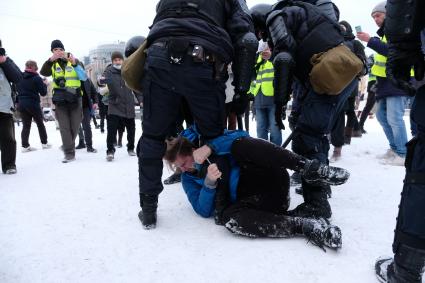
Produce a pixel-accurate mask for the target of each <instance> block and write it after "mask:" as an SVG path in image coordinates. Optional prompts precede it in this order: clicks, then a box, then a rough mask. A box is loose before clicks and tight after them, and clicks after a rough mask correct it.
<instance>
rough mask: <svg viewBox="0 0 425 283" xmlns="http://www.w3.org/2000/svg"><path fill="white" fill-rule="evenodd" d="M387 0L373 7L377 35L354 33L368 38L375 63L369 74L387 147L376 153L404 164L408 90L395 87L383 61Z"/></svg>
mask: <svg viewBox="0 0 425 283" xmlns="http://www.w3.org/2000/svg"><path fill="white" fill-rule="evenodd" d="M385 6H386V1H384V2H381V3H379V4H378V5H376V6H375V8H374V9H373V10H372V18H373V19H374V21H375V23H376V24H377V26H378V27H379V30H378V32H377V34H378V35H379V36H380V38H378V37H371V36H370V35H369V34H368V33H366V32H359V33H357V37H358V38H359V39H360V40H362V41H364V42H367V46H368V47H369V48H371V49H373V50H374V51H376V53H377V54H375V63H374V65H373V67H372V70H371V74H372V75H375V76H376V82H377V84H376V104H377V109H376V118H377V119H378V121H379V123H380V124H381V126H382V128H383V130H384V133H385V136H386V137H387V140H388V142H389V145H390V148H389V149H388V150H387V152H386V153H385V154H383V155H379V156H377V157H378V158H379V159H382V161H381V162H382V163H384V164H388V165H396V166H404V161H405V157H406V152H407V148H406V143H407V131H406V125H405V123H404V120H403V116H404V110H405V105H406V100H407V95H408V94H407V92H406V91H405V90H402V89H400V88H397V87H396V86H395V85H393V84H392V83H391V81H390V80H387V75H386V73H385V71H386V62H387V57H386V56H387V55H388V44H387V39H386V37H385V35H384V25H385V15H386V9H385Z"/></svg>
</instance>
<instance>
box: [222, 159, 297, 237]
mask: <svg viewBox="0 0 425 283" xmlns="http://www.w3.org/2000/svg"><path fill="white" fill-rule="evenodd" d="M288 192H289V175H288V172H287V171H286V170H270V169H268V168H263V167H258V166H256V165H252V164H249V165H246V166H245V165H244V166H243V167H241V175H240V182H239V184H238V200H237V201H236V203H234V204H232V205H231V206H229V207H228V208H226V209H225V211H224V213H223V218H224V221H225V222H226V223H227V224H226V227H227V228H228V229H229V231H231V232H232V233H236V234H240V235H244V236H248V237H275V238H276V237H278V238H287V237H291V236H293V235H296V234H301V233H302V226H301V223H300V222H299V221H298V222H296V221H295V218H293V217H290V216H285V215H284V214H283V213H284V212H285V211H286V209H287V208H288V206H289V199H288Z"/></svg>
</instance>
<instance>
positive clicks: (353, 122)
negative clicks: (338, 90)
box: [346, 96, 359, 130]
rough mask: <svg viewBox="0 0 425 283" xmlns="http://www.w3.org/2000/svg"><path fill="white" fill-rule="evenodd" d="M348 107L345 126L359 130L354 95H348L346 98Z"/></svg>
mask: <svg viewBox="0 0 425 283" xmlns="http://www.w3.org/2000/svg"><path fill="white" fill-rule="evenodd" d="M347 103H348V109H347V112H346V113H347V128H352V129H354V130H359V121H358V120H357V116H356V112H355V104H356V97H355V96H350V97H349V98H348V100H347Z"/></svg>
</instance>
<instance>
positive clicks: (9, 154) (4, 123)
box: [0, 112, 16, 173]
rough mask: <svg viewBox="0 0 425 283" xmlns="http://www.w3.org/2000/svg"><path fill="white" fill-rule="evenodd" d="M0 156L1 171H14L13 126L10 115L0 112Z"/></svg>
mask: <svg viewBox="0 0 425 283" xmlns="http://www.w3.org/2000/svg"><path fill="white" fill-rule="evenodd" d="M0 154H1V169H2V171H3V173H6V170H8V169H16V164H15V162H16V140H15V125H14V124H13V116H12V114H7V113H3V112H0Z"/></svg>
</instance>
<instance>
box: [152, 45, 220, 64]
mask: <svg viewBox="0 0 425 283" xmlns="http://www.w3.org/2000/svg"><path fill="white" fill-rule="evenodd" d="M152 45H153V46H157V47H161V48H166V47H168V41H155V42H154V43H152ZM186 54H187V55H189V56H190V57H191V58H192V59H193V61H194V62H207V63H215V62H218V61H220V60H219V59H218V58H217V56H216V55H215V54H214V53H212V52H209V51H207V50H206V49H205V48H204V47H203V46H201V45H198V44H190V45H189V47H188V48H187V51H186Z"/></svg>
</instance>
